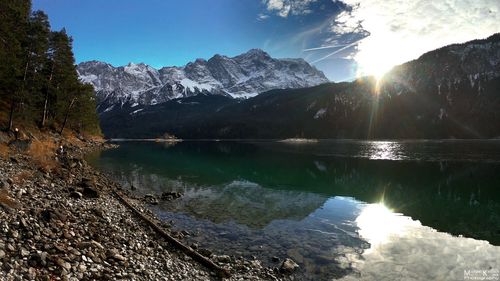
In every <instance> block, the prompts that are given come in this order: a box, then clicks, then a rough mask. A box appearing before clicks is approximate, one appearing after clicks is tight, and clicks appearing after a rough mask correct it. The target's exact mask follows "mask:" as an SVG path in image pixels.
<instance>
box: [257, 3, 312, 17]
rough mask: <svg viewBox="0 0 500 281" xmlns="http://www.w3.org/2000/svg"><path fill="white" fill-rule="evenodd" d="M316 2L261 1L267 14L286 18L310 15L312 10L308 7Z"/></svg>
mask: <svg viewBox="0 0 500 281" xmlns="http://www.w3.org/2000/svg"><path fill="white" fill-rule="evenodd" d="M316 1H318V0H263V3H264V5H266V9H267V10H268V11H269V12H272V13H276V14H277V15H278V16H280V17H283V18H286V17H288V16H289V15H295V16H298V15H306V14H310V13H311V12H312V10H311V9H310V8H309V7H310V5H311V4H312V3H314V2H316Z"/></svg>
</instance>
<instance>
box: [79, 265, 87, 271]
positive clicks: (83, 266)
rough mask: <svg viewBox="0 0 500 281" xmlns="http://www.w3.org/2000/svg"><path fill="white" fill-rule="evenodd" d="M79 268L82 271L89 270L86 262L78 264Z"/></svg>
mask: <svg viewBox="0 0 500 281" xmlns="http://www.w3.org/2000/svg"><path fill="white" fill-rule="evenodd" d="M78 270H79V271H80V272H87V266H85V264H83V263H81V264H80V265H79V266H78Z"/></svg>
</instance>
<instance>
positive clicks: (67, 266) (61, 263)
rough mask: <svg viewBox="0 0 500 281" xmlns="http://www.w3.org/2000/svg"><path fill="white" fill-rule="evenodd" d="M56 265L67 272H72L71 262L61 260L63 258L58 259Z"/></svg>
mask: <svg viewBox="0 0 500 281" xmlns="http://www.w3.org/2000/svg"><path fill="white" fill-rule="evenodd" d="M56 264H57V265H58V266H60V267H62V268H64V269H66V270H70V269H71V264H70V263H69V262H67V261H65V260H63V259H61V258H58V259H57V260H56Z"/></svg>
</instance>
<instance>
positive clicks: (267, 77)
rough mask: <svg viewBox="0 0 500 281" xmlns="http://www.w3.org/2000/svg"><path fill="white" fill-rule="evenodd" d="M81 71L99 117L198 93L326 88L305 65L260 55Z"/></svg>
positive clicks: (85, 66)
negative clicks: (95, 100) (130, 106)
mask: <svg viewBox="0 0 500 281" xmlns="http://www.w3.org/2000/svg"><path fill="white" fill-rule="evenodd" d="M77 70H78V74H79V76H80V79H81V80H82V81H84V82H88V83H91V84H92V85H93V86H94V88H95V90H96V94H97V98H98V102H99V111H100V112H102V111H105V110H110V109H112V107H113V106H115V105H117V104H124V103H130V104H137V105H154V104H159V103H163V102H166V101H168V100H171V99H175V98H181V97H189V96H193V95H196V94H199V93H206V94H217V95H225V96H230V97H233V98H248V97H253V96H256V95H258V94H259V93H262V92H265V91H268V90H272V89H286V88H303V87H310V86H315V85H319V84H323V83H326V82H328V79H327V78H326V77H325V75H324V74H323V72H321V71H319V70H317V69H316V68H314V67H313V66H311V65H309V64H308V63H307V62H306V61H305V60H303V59H275V58H272V57H270V56H269V54H267V53H266V52H264V51H262V50H259V49H252V50H250V51H248V52H247V53H244V54H241V55H239V56H236V57H232V58H230V57H226V56H221V55H215V56H214V57H212V58H211V59H209V60H208V61H207V60H204V59H197V60H196V61H195V62H190V63H188V64H187V65H186V66H184V67H163V68H161V69H159V70H158V69H155V68H153V67H151V66H148V65H146V64H143V63H140V64H134V63H129V64H128V65H126V66H121V67H114V66H112V65H110V64H108V63H104V62H99V61H89V62H83V63H80V64H79V65H78V67H77Z"/></svg>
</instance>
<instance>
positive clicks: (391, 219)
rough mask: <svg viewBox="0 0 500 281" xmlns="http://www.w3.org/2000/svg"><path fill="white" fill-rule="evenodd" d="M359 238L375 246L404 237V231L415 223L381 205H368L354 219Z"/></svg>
mask: <svg viewBox="0 0 500 281" xmlns="http://www.w3.org/2000/svg"><path fill="white" fill-rule="evenodd" d="M356 223H357V225H358V227H359V234H360V235H361V237H364V238H365V239H367V240H368V242H370V244H372V248H373V246H375V247H376V246H377V245H380V244H384V243H386V242H388V241H389V240H391V238H392V237H395V236H401V235H404V233H405V231H406V229H407V228H408V227H409V226H410V225H412V224H413V223H415V221H413V220H411V219H410V218H409V217H405V216H402V215H401V214H398V213H394V212H392V211H391V210H390V209H388V208H387V207H386V206H385V205H384V204H383V203H377V204H369V205H367V206H366V207H365V208H364V209H363V210H362V211H361V214H360V215H359V216H358V218H357V219H356Z"/></svg>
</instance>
